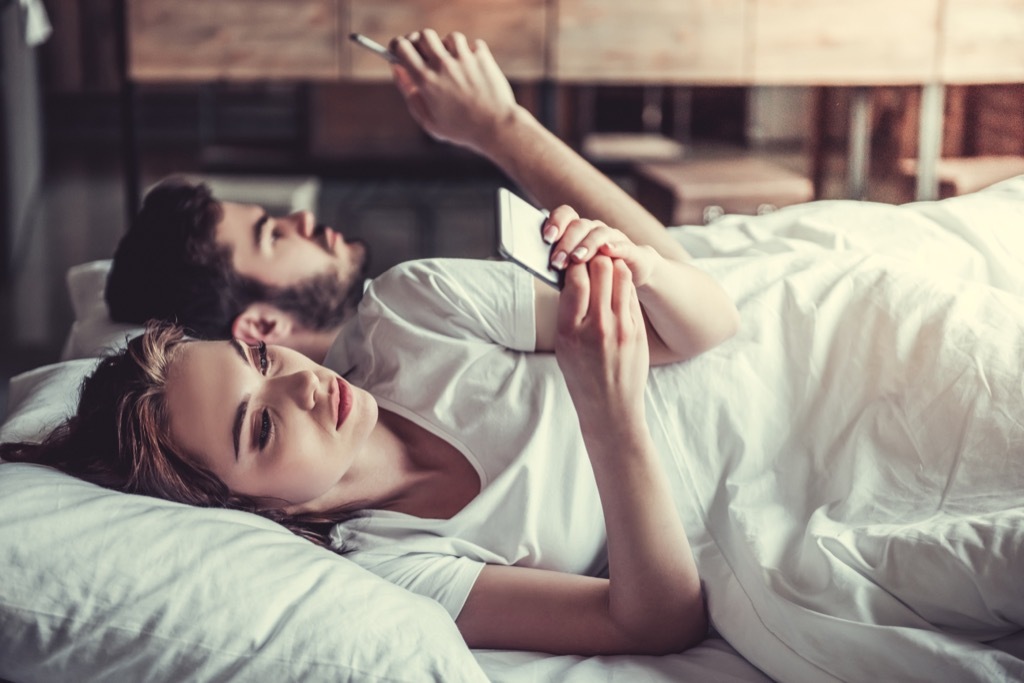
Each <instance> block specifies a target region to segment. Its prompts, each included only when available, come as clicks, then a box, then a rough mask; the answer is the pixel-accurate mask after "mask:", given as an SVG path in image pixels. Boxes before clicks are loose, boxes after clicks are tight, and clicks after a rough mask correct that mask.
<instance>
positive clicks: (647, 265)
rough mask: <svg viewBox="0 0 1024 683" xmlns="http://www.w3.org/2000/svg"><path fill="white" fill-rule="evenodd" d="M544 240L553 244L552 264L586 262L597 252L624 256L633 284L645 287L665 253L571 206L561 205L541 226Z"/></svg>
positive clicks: (566, 264) (565, 265)
mask: <svg viewBox="0 0 1024 683" xmlns="http://www.w3.org/2000/svg"><path fill="white" fill-rule="evenodd" d="M541 230H542V234H543V236H544V240H545V241H546V242H548V243H549V244H553V245H554V246H553V247H552V250H551V265H552V266H554V267H555V268H558V269H560V270H561V269H564V268H566V267H567V266H569V265H570V264H573V263H586V262H588V261H590V260H591V259H593V258H594V257H595V256H597V255H598V254H603V255H605V256H610V257H612V258H614V259H622V260H623V261H624V262H625V264H626V266H627V267H628V268H629V272H630V273H631V275H632V279H633V285H634V286H636V287H643V286H644V285H646V284H647V283H648V282H649V281H650V279H651V275H652V274H653V273H654V269H655V267H656V266H657V264H658V262H659V261H661V260H662V257H661V256H660V255H659V254H658V252H657V251H655V250H654V248H653V247H649V246H638V245H636V244H634V243H633V240H631V239H629V237H627V236H626V235H625V234H624V233H623V232H622V231H621V230H616V229H615V228H612V227H610V226H608V225H606V224H605V223H602V222H601V221H593V220H588V219H585V218H580V216H579V214H578V213H576V211H575V209H573V208H572V207H571V206H565V205H562V206H559V207H558V208H557V209H555V210H554V211H552V212H551V215H550V216H548V219H547V221H545V222H544V225H543V226H542V228H541Z"/></svg>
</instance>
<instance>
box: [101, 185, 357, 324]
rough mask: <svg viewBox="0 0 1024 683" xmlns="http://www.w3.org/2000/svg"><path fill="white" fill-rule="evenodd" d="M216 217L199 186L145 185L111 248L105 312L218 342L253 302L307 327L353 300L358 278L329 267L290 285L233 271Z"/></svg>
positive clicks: (338, 317) (330, 319) (340, 312)
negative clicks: (348, 283) (341, 276)
mask: <svg viewBox="0 0 1024 683" xmlns="http://www.w3.org/2000/svg"><path fill="white" fill-rule="evenodd" d="M222 216H223V212H222V210H221V205H220V202H218V201H217V200H216V199H215V198H214V197H213V194H212V193H211V192H210V189H209V188H208V187H207V186H206V185H204V184H202V183H198V184H193V183H190V182H188V181H187V180H185V179H183V178H172V179H169V180H165V181H163V182H162V183H160V184H159V185H157V186H156V187H154V188H153V189H152V190H150V191H149V193H148V194H147V195H146V198H145V199H144V200H143V203H142V208H141V209H140V211H139V213H138V215H137V216H136V217H135V219H134V220H133V221H132V225H131V227H130V228H129V229H128V232H127V233H126V234H125V236H124V237H122V238H121V242H120V244H118V246H117V251H116V252H115V253H114V262H113V265H112V266H111V269H110V274H109V275H108V276H107V286H106V292H105V296H106V300H107V307H108V308H109V309H110V317H111V318H113V319H114V320H116V321H118V322H128V323H135V324H142V323H145V322H147V321H149V320H166V321H170V322H175V323H177V324H179V325H181V326H182V327H184V328H185V329H186V330H187V331H188V332H189V333H190V334H192V335H194V336H197V337H202V338H207V339H226V338H229V337H231V324H232V323H233V322H234V320H235V318H237V317H238V316H239V315H241V313H242V312H243V311H244V310H245V309H246V308H247V307H248V306H249V305H250V304H252V303H254V302H265V303H269V304H273V305H275V306H277V307H278V308H279V309H281V310H282V311H285V312H287V313H291V314H292V315H294V316H295V318H296V320H297V321H298V322H299V323H301V324H302V325H304V326H306V327H307V328H309V329H313V330H321V329H328V328H330V327H333V326H335V325H337V324H339V323H340V322H341V321H342V319H343V318H344V316H345V313H346V312H347V311H348V310H350V309H351V307H352V306H354V305H355V303H357V302H358V300H359V297H360V295H361V294H362V288H361V287H360V286H359V285H360V281H359V278H356V281H355V283H354V285H353V286H352V287H350V288H349V287H345V286H343V285H341V284H340V283H339V281H338V277H337V273H335V272H334V271H329V272H327V273H319V274H315V275H312V276H310V277H309V278H307V279H306V280H304V281H302V282H299V283H298V284H296V285H293V286H291V287H275V286H272V285H268V284H265V283H263V282H260V281H258V280H255V279H253V278H251V277H246V276H243V275H240V274H238V273H236V272H235V270H234V268H233V267H232V264H231V252H230V250H229V248H228V247H226V246H222V245H218V244H217V242H216V239H217V234H216V230H217V224H218V223H219V222H220V220H221V218H222ZM326 229H328V228H326V227H324V226H317V230H320V231H323V230H326ZM364 267H365V264H364Z"/></svg>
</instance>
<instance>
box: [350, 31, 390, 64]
mask: <svg viewBox="0 0 1024 683" xmlns="http://www.w3.org/2000/svg"><path fill="white" fill-rule="evenodd" d="M348 38H349V40H351V41H352V42H353V43H355V44H356V45H359V46H361V47H364V48H366V49H367V50H369V51H370V52H372V53H374V54H375V55H378V56H379V57H383V58H384V59H386V60H387V61H389V62H391V63H392V64H394V63H396V62H397V61H398V58H397V57H395V55H394V54H392V53H391V51H390V50H388V49H387V48H386V47H384V46H383V45H381V44H380V43H378V42H377V41H376V40H374V39H373V38H367V37H366V36H364V35H363V34H362V33H350V34H348Z"/></svg>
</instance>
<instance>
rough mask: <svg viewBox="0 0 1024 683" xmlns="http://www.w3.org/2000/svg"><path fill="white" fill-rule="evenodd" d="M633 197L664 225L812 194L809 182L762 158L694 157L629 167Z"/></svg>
mask: <svg viewBox="0 0 1024 683" xmlns="http://www.w3.org/2000/svg"><path fill="white" fill-rule="evenodd" d="M635 169H636V174H637V178H638V182H637V199H638V200H639V201H640V203H641V204H643V205H644V206H645V207H647V209H648V210H649V211H650V212H651V213H653V214H654V215H655V217H657V218H658V220H660V221H661V222H662V223H664V224H665V225H703V224H705V223H710V222H712V221H713V220H714V219H716V218H718V217H719V216H721V215H723V214H726V213H739V214H750V215H754V214H763V213H767V212H770V211H774V210H775V209H778V208H780V207H783V206H789V205H790V204H799V203H801V202H807V201H810V200H812V199H814V186H813V185H812V184H811V181H810V180H809V179H808V178H806V177H804V176H802V175H800V174H799V173H796V172H794V171H790V170H789V169H786V168H783V167H782V166H779V165H778V164H774V163H771V162H769V161H766V160H764V159H758V158H753V157H741V158H733V159H695V160H687V161H683V162H673V163H644V164H637V165H636V166H635Z"/></svg>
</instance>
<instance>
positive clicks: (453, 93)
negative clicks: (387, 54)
mask: <svg viewBox="0 0 1024 683" xmlns="http://www.w3.org/2000/svg"><path fill="white" fill-rule="evenodd" d="M390 49H391V51H392V52H393V53H394V54H395V55H396V56H397V57H398V59H399V63H398V64H396V65H394V66H393V67H392V70H393V73H394V77H395V84H396V85H397V86H398V90H399V92H400V93H401V94H402V96H403V97H404V98H405V102H406V105H407V106H408V107H409V112H410V114H412V117H413V118H414V119H415V120H416V122H417V123H418V124H419V125H420V126H421V127H422V128H423V129H424V130H425V131H426V132H427V133H428V134H430V135H431V136H432V137H434V138H435V139H437V140H442V141H445V142H450V143H453V144H456V145H461V146H463V147H469V148H470V149H473V150H474V151H476V152H479V153H482V154H485V153H486V152H487V150H486V149H485V147H486V145H487V143H488V141H489V140H491V139H492V138H494V133H495V131H496V129H497V128H498V127H499V126H501V125H503V124H504V123H506V122H507V121H509V120H510V119H511V118H512V117H514V116H515V112H516V109H517V105H516V100H515V96H514V95H513V94H512V87H511V86H510V85H509V82H508V79H507V78H505V75H504V74H503V73H502V72H501V69H499V68H498V65H497V63H496V62H495V61H494V57H493V56H492V55H491V51H490V50H489V49H488V47H487V44H486V43H485V42H484V41H482V40H479V39H478V40H475V41H473V44H472V45H470V42H469V40H467V38H466V36H464V35H463V34H461V33H458V32H455V33H451V34H449V35H448V36H447V37H445V38H444V39H443V40H442V39H441V37H440V36H438V34H437V32H436V31H434V30H433V29H429V28H428V29H424V30H423V31H422V32H420V31H416V32H414V33H410V34H409V35H407V36H401V37H398V38H395V39H393V40H392V41H391V44H390Z"/></svg>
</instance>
